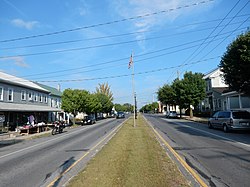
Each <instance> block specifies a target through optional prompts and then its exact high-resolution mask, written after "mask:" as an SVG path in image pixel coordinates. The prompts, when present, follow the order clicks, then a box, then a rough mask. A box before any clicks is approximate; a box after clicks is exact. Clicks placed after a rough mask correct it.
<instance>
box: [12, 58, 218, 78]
mask: <svg viewBox="0 0 250 187" xmlns="http://www.w3.org/2000/svg"><path fill="white" fill-rule="evenodd" d="M217 58H221V56H217V57H212V58H208V59H204V60H199V61H196V62H191V63H186V64H181V65H177V66H172V67H165V68H159V69H155V70H149V71H143V72H138V73H134V74H135V75H143V74H148V73H154V72H159V71H165V70H169V69H174V68H178V67H182V66H187V65H190V64H198V63H201V62H206V61H209V60H214V59H217ZM127 76H131V74H123V75H113V76H106V77H95V78H85V79H64V80H48V81H35V82H82V81H93V80H103V79H114V78H121V77H127ZM17 82H26V81H17Z"/></svg>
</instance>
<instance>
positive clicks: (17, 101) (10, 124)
mask: <svg viewBox="0 0 250 187" xmlns="http://www.w3.org/2000/svg"><path fill="white" fill-rule="evenodd" d="M50 101H51V91H50V90H48V89H45V88H43V87H41V86H39V85H38V84H36V83H34V82H32V81H29V80H26V79H22V78H18V77H16V76H13V75H9V74H7V73H4V72H0V116H1V119H2V122H1V123H2V124H3V126H4V128H8V129H9V130H15V128H16V127H17V126H21V125H24V124H27V123H31V122H33V123H38V122H48V121H49V113H50V112H61V108H60V107H51V105H50ZM58 101H59V102H61V100H58ZM30 119H32V121H30Z"/></svg>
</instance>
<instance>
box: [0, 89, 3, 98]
mask: <svg viewBox="0 0 250 187" xmlns="http://www.w3.org/2000/svg"><path fill="white" fill-rule="evenodd" d="M0 101H3V87H0Z"/></svg>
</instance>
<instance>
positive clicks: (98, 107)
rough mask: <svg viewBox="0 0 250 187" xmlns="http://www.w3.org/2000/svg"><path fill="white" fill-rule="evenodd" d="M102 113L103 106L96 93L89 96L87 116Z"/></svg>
mask: <svg viewBox="0 0 250 187" xmlns="http://www.w3.org/2000/svg"><path fill="white" fill-rule="evenodd" d="M101 111H102V104H101V103H100V102H99V99H98V95H97V94H96V93H94V94H89V95H88V101H87V110H86V113H87V114H96V113H97V112H101Z"/></svg>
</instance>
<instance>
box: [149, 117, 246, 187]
mask: <svg viewBox="0 0 250 187" xmlns="http://www.w3.org/2000/svg"><path fill="white" fill-rule="evenodd" d="M145 117H146V119H147V120H148V121H149V122H150V123H151V124H152V126H153V127H154V128H155V129H156V130H157V131H158V132H159V133H160V134H161V135H162V137H163V138H164V139H165V140H166V141H167V142H168V143H169V144H170V145H171V147H173V148H174V150H175V151H176V152H177V153H178V154H179V155H181V156H182V157H183V158H184V160H185V161H186V162H187V163H188V164H189V165H190V166H191V167H192V168H193V169H194V170H196V171H197V172H198V173H199V175H200V176H201V178H203V180H205V182H206V183H207V184H208V185H209V186H230V187H239V186H241V187H245V186H250V132H231V133H224V132H222V131H221V130H218V129H208V128H207V126H206V125H205V124H200V123H195V122H191V121H186V120H180V119H166V118H165V117H163V116H160V115H145Z"/></svg>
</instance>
